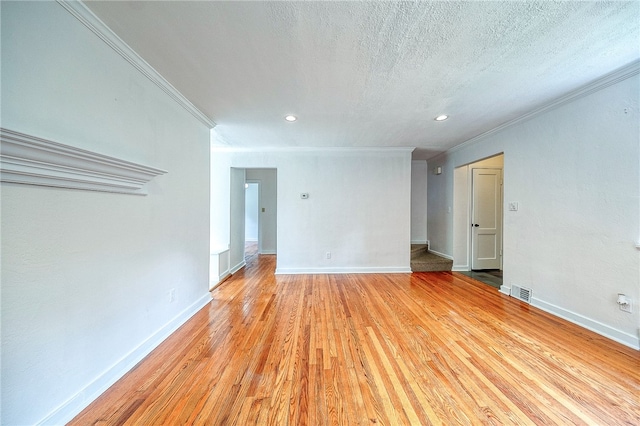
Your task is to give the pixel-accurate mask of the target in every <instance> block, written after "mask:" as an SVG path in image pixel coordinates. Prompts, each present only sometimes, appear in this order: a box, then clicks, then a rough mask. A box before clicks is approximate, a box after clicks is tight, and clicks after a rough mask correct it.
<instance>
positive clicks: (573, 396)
mask: <svg viewBox="0 0 640 426" xmlns="http://www.w3.org/2000/svg"><path fill="white" fill-rule="evenodd" d="M274 259H275V257H274V256H253V257H252V258H251V259H250V263H249V265H248V266H247V268H246V269H244V270H243V271H240V272H238V273H236V274H235V275H234V276H233V277H231V278H230V279H229V280H227V281H226V282H225V283H223V284H222V285H221V286H219V287H218V288H216V289H214V290H213V291H212V296H213V300H212V302H211V304H210V305H209V306H207V307H205V308H204V309H202V310H201V311H200V312H199V313H197V314H196V315H195V316H194V317H193V318H192V319H191V320H189V321H188V322H187V323H186V324H185V325H184V326H183V327H182V328H180V329H179V330H178V331H177V332H176V333H175V334H174V335H172V336H171V337H170V338H169V339H168V340H166V341H165V342H164V343H163V344H162V345H161V346H160V347H158V348H157V349H156V350H155V351H154V352H153V353H152V354H151V355H150V356H148V357H147V358H146V359H145V360H144V361H142V362H141V363H140V364H139V365H138V366H136V368H135V369H133V370H132V371H131V372H130V373H128V374H127V375H126V376H125V377H124V378H123V379H122V380H120V381H119V382H117V383H116V384H115V385H114V386H113V387H111V388H110V389H109V390H108V391H107V392H106V393H104V394H103V395H102V396H101V397H100V398H99V399H98V400H96V401H95V402H94V403H93V404H91V405H90V406H89V407H88V408H87V409H86V410H84V411H83V412H82V413H81V414H80V415H78V416H77V417H76V419H74V421H73V422H71V424H72V425H89V424H101V425H120V424H139V425H161V424H164V425H182V424H206V425H249V424H257V425H327V424H335V425H361V424H384V425H405V424H406V425H420V424H443V425H453V424H463V425H466V424H504V425H512V424H523V425H532V424H536V425H552V424H558V425H567V424H586V425H614V424H615V425H617V424H627V425H638V424H640V352H638V351H634V350H632V349H630V348H627V347H625V346H622V345H620V344H617V343H615V342H612V341H610V340H607V339H605V338H603V337H600V336H598V335H596V334H594V333H592V332H590V331H587V330H585V329H582V328H580V327H577V326H575V325H572V324H570V323H567V322H565V321H563V320H561V319H559V318H556V317H553V316H551V315H548V314H546V313H543V312H541V311H539V310H537V309H535V308H532V307H530V306H529V305H527V304H524V303H521V302H519V301H517V300H516V299H513V298H509V297H507V296H504V295H502V294H500V293H499V292H498V291H497V290H496V289H494V288H492V287H489V286H486V285H484V284H480V283H478V282H475V281H474V280H473V279H471V278H469V277H465V276H463V275H460V274H456V273H449V272H428V273H415V274H412V275H410V274H395V275H358V274H353V275H289V276H287V275H281V276H274V275H273V270H274V268H275V261H274Z"/></svg>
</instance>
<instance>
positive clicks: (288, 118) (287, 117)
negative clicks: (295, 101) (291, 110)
mask: <svg viewBox="0 0 640 426" xmlns="http://www.w3.org/2000/svg"><path fill="white" fill-rule="evenodd" d="M284 119H285V120H287V121H290V122H292V123H293V122H294V121H296V120H297V119H298V117H296V116H295V115H287V116H286V117H285V118H284Z"/></svg>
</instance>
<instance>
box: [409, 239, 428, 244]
mask: <svg viewBox="0 0 640 426" xmlns="http://www.w3.org/2000/svg"><path fill="white" fill-rule="evenodd" d="M411 244H427V240H411Z"/></svg>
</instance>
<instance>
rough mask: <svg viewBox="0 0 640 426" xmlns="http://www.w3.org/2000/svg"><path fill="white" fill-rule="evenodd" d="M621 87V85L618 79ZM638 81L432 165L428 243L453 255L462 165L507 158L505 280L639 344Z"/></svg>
mask: <svg viewBox="0 0 640 426" xmlns="http://www.w3.org/2000/svg"><path fill="white" fill-rule="evenodd" d="M614 81H615V80H614ZM638 86H639V78H638V74H637V73H636V74H634V75H632V76H630V77H627V78H624V79H623V80H622V81H619V82H617V83H615V84H612V85H609V86H606V87H602V88H600V90H597V91H595V92H590V94H588V95H584V96H581V97H579V98H576V99H574V100H572V101H571V102H568V103H564V104H562V105H561V106H558V107H556V108H555V109H552V110H548V111H546V112H543V113H540V114H538V115H536V116H534V117H532V118H530V119H528V120H526V121H522V122H519V123H517V124H514V125H511V126H509V127H506V128H504V129H502V130H500V131H497V132H495V133H492V134H489V135H486V136H485V137H483V138H479V139H477V140H475V141H473V142H472V143H469V144H467V145H466V146H464V147H461V148H459V149H455V150H452V151H451V152H449V153H447V154H446V155H443V156H440V157H438V158H434V159H433V160H431V161H429V167H430V168H433V167H435V166H437V165H439V166H442V167H443V174H442V175H440V176H434V177H431V176H430V179H429V199H428V200H429V204H428V208H429V210H428V229H429V239H430V241H431V243H432V245H433V246H434V247H436V248H437V250H439V251H442V252H444V253H448V254H452V251H453V242H454V234H453V232H452V230H453V225H452V220H451V216H452V215H451V214H450V213H448V211H447V206H452V205H453V204H454V203H453V201H454V200H453V194H454V188H453V176H454V168H456V167H459V166H461V165H464V164H468V163H470V162H473V161H475V160H477V159H481V158H486V157H489V156H491V155H495V154H498V153H500V152H503V153H504V182H505V185H504V202H505V205H506V204H508V203H509V202H518V203H519V210H518V211H516V212H512V211H505V212H504V283H505V290H508V288H509V287H510V286H511V285H519V286H524V287H529V288H531V289H532V290H533V292H532V294H533V304H534V305H536V306H539V307H541V308H543V309H546V310H548V311H550V312H553V313H555V314H556V315H561V316H563V317H565V318H567V319H570V320H571V321H574V322H577V323H580V324H582V325H583V326H585V327H588V328H590V329H593V330H595V331H597V332H599V333H601V334H605V335H607V336H609V337H611V338H613V339H616V340H618V341H620V342H623V343H625V344H627V345H629V346H632V347H638V334H637V333H638V328H639V325H640V314H639V312H640V310H639V309H635V310H634V313H632V314H628V313H625V312H622V311H620V310H619V309H618V306H617V304H616V297H617V294H618V293H625V294H626V295H628V296H629V297H630V298H631V300H632V303H633V305H634V307H637V306H640V305H639V302H640V280H639V276H638V270H639V269H640V254H639V251H638V249H637V248H635V244H636V240H637V238H638V235H639V232H640V229H639V228H640V225H639V221H640V219H639V218H640V211H639V206H638V197H639V194H640V186H639V183H638V174H639V173H640V165H639V163H638V158H639V156H640V152H639V150H640V147H639V146H640V144H639V135H640V129H639V126H640V125H639V123H640V119H639V117H638V96H639V93H640V90H639V87H638Z"/></svg>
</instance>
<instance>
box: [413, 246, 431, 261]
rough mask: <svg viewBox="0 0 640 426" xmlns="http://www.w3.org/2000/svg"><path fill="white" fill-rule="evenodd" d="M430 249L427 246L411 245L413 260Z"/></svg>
mask: <svg viewBox="0 0 640 426" xmlns="http://www.w3.org/2000/svg"><path fill="white" fill-rule="evenodd" d="M428 250H429V247H428V246H427V245H426V244H411V258H412V259H413V258H414V257H416V256H418V255H421V254H422V253H426V252H427V251H428Z"/></svg>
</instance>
